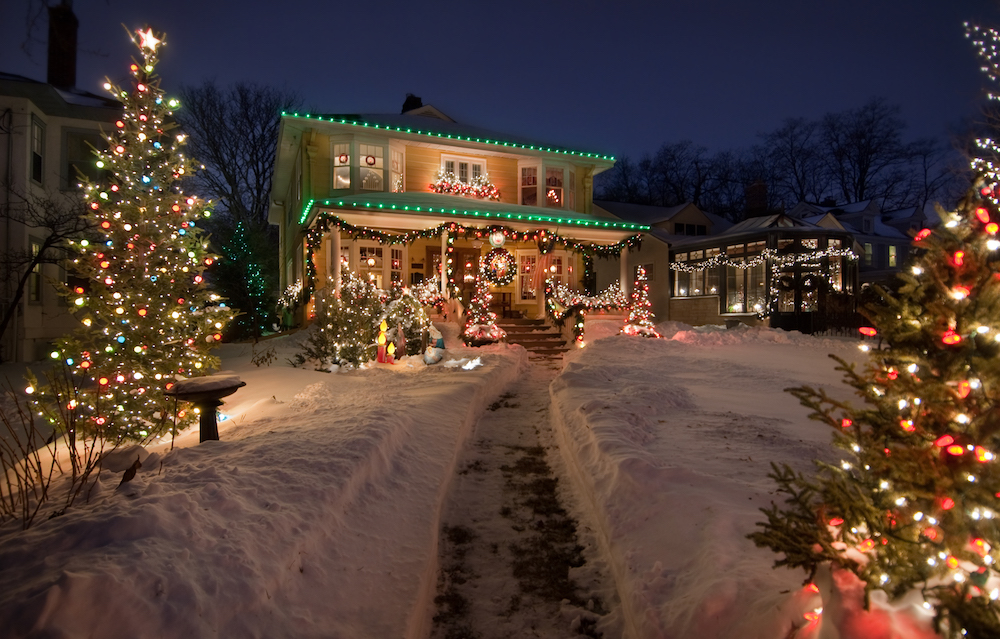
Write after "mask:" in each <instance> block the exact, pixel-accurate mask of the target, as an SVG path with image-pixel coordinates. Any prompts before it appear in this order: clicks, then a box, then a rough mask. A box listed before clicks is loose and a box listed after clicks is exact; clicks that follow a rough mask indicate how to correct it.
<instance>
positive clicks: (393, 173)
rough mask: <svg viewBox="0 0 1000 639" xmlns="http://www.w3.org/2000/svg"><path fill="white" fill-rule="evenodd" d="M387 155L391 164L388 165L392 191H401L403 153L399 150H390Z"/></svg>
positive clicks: (402, 189) (402, 187)
mask: <svg viewBox="0 0 1000 639" xmlns="http://www.w3.org/2000/svg"><path fill="white" fill-rule="evenodd" d="M389 157H390V161H391V164H390V165H389V173H390V175H389V179H390V180H392V184H391V187H392V192H393V193H402V192H403V191H404V190H405V189H404V185H403V184H404V183H403V154H402V152H400V151H390V152H389Z"/></svg>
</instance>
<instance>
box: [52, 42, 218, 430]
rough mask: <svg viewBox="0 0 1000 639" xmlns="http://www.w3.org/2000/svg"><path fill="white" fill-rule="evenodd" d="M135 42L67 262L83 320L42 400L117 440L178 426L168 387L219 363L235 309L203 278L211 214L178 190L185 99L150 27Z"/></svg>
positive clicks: (71, 420)
mask: <svg viewBox="0 0 1000 639" xmlns="http://www.w3.org/2000/svg"><path fill="white" fill-rule="evenodd" d="M132 39H133V42H134V43H135V44H136V46H137V47H138V48H139V50H140V52H141V56H142V60H141V62H139V61H135V62H133V64H132V65H131V67H130V69H131V75H132V82H131V86H129V87H127V88H125V87H117V86H112V85H111V83H108V84H106V85H105V88H106V89H107V90H108V91H109V92H110V93H111V94H112V95H113V96H115V97H116V98H117V99H119V100H120V101H121V102H122V105H123V110H122V116H121V119H119V120H118V121H117V122H116V123H115V127H114V129H113V130H112V131H111V132H110V133H108V134H107V135H106V138H107V142H108V149H107V150H106V151H100V152H98V153H97V155H98V159H97V161H98V166H99V167H101V168H103V169H105V170H106V171H107V172H108V177H107V179H106V181H105V182H103V183H100V184H93V183H90V184H86V185H85V197H86V200H87V215H89V216H90V217H92V218H93V221H94V223H95V226H96V227H97V229H98V231H97V235H96V236H94V237H91V238H89V239H81V240H79V241H74V242H71V243H70V247H69V248H70V253H71V258H72V259H71V260H70V261H69V263H68V267H67V269H68V271H69V273H70V275H71V276H72V277H73V278H74V279H75V280H76V281H78V282H81V283H82V282H85V284H80V285H79V286H75V287H73V288H70V289H68V290H67V291H66V295H67V299H68V301H69V303H70V304H71V306H72V308H73V309H74V312H75V315H76V316H77V317H78V318H79V319H80V322H81V326H80V327H79V328H78V329H77V330H76V331H74V332H73V333H72V334H71V335H69V336H68V337H66V338H63V339H61V340H59V341H58V342H57V344H56V347H55V349H54V351H53V353H52V357H53V358H54V359H57V360H58V361H59V362H60V363H61V367H62V368H61V369H57V370H55V371H53V372H52V373H51V374H50V375H49V380H48V381H49V383H48V384H47V385H44V386H43V387H41V388H39V389H38V392H37V393H36V395H35V401H36V405H37V407H38V408H39V410H40V411H41V412H43V413H44V414H46V416H47V417H49V419H50V420H51V421H53V423H55V424H56V425H57V427H58V425H59V424H63V426H64V427H67V425H68V424H75V425H76V426H75V427H76V428H88V429H98V430H102V431H103V432H104V436H105V438H106V439H109V440H113V441H117V440H121V439H130V440H144V439H149V438H152V437H155V436H157V435H159V434H162V433H163V432H165V431H166V430H167V429H169V428H170V427H171V426H172V423H173V417H174V409H175V402H174V400H173V399H170V398H168V397H166V396H165V395H164V391H166V390H168V389H169V388H170V387H172V385H173V384H174V382H175V381H177V380H179V379H184V378H188V377H192V376H199V375H204V374H206V373H208V372H210V371H211V370H212V369H214V368H216V367H217V366H218V360H217V358H215V357H212V356H211V355H210V350H211V349H212V348H213V347H214V346H216V345H217V344H218V343H219V340H220V339H221V334H222V331H223V330H224V329H225V326H226V324H227V323H228V322H229V321H230V319H231V318H232V315H233V313H232V311H231V309H229V308H227V307H226V305H225V304H224V303H223V302H222V301H221V299H220V298H219V296H218V295H215V294H214V293H212V292H211V290H209V288H208V286H207V285H206V282H205V280H204V275H203V273H204V270H205V269H206V268H207V267H208V266H209V265H211V264H212V263H213V262H214V261H215V259H217V258H216V256H214V255H211V254H210V253H209V252H208V251H207V247H208V239H207V236H206V235H205V234H204V233H203V231H202V230H201V228H200V226H201V223H202V221H203V220H204V218H206V217H208V216H209V215H210V212H209V211H208V210H207V209H206V206H205V202H203V201H201V200H199V199H198V198H196V197H193V196H190V195H187V194H185V193H184V191H183V190H182V188H181V182H182V181H183V179H184V178H186V177H188V176H190V175H191V173H192V167H193V163H192V161H191V159H190V158H188V157H186V156H185V155H184V154H183V152H182V147H183V145H184V142H185V139H184V136H183V135H181V134H176V133H172V132H171V129H172V128H173V122H172V121H171V116H172V111H173V110H174V109H175V108H177V107H178V104H177V102H176V101H175V100H168V99H166V98H165V97H164V94H163V92H162V91H161V90H160V87H159V80H158V78H157V76H156V75H154V68H155V66H156V62H157V48H158V47H159V46H162V44H163V40H162V36H157V35H156V34H154V33H153V31H152V30H151V29H146V30H145V31H139V32H137V34H136V35H135V36H133V38H132ZM181 409H183V406H182V407H181ZM183 412H184V411H183V410H181V420H180V421H181V422H184V421H185V419H184V417H185V416H184V415H183ZM193 417H194V416H193V415H190V414H188V415H186V418H187V419H191V418H193Z"/></svg>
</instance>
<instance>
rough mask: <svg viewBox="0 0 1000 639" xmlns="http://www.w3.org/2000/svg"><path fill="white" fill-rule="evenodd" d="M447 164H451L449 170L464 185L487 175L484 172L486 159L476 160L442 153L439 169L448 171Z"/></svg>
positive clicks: (485, 171)
mask: <svg viewBox="0 0 1000 639" xmlns="http://www.w3.org/2000/svg"><path fill="white" fill-rule="evenodd" d="M449 162H451V163H452V166H453V168H452V169H451V170H452V171H453V172H454V173H455V175H456V176H457V177H458V178H459V180H461V181H462V182H465V183H466V184H470V183H472V180H474V179H475V177H476V176H477V175H486V173H488V171H487V170H486V158H477V157H472V156H468V155H451V154H450V153H449V154H444V153H442V154H441V168H442V169H444V170H445V171H447V170H449V169H448V163H449ZM463 165H464V168H465V171H464V174H465V179H464V180H463V179H462V175H463V170H462V169H463ZM477 166H478V167H479V171H478V173H477V171H476V167H477Z"/></svg>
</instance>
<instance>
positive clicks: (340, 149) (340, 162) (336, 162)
mask: <svg viewBox="0 0 1000 639" xmlns="http://www.w3.org/2000/svg"><path fill="white" fill-rule="evenodd" d="M333 188H334V189H349V188H351V145H350V144H334V145H333Z"/></svg>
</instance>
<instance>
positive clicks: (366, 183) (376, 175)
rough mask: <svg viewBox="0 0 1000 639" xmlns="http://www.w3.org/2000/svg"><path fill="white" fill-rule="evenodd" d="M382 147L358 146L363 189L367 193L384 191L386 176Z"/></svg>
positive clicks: (373, 145)
mask: <svg viewBox="0 0 1000 639" xmlns="http://www.w3.org/2000/svg"><path fill="white" fill-rule="evenodd" d="M382 155H383V151H382V147H380V146H377V145H375V144H359V145H358V165H359V166H360V168H361V171H360V174H359V177H360V179H361V188H362V189H364V190H365V191H382V190H384V189H383V187H382V183H383V176H384V175H385V170H384V161H383V157H382Z"/></svg>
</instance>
